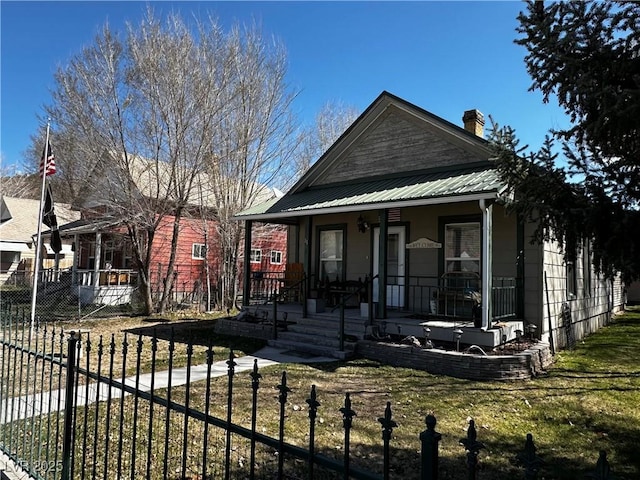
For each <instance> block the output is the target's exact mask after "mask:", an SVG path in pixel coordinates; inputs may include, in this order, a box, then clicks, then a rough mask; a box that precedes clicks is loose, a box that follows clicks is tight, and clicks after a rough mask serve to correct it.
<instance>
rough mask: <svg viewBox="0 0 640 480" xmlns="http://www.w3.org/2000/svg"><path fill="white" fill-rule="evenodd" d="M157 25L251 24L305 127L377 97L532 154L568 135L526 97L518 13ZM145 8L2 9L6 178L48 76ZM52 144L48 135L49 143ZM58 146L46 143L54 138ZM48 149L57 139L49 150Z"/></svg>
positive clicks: (481, 6)
mask: <svg viewBox="0 0 640 480" xmlns="http://www.w3.org/2000/svg"><path fill="white" fill-rule="evenodd" d="M149 4H151V5H152V6H153V8H154V9H155V11H156V13H157V14H162V13H167V12H169V11H179V12H181V13H182V15H183V17H184V18H186V19H188V18H189V17H190V16H191V15H192V14H195V15H196V16H201V17H203V18H204V17H206V16H207V14H208V13H212V14H214V15H215V16H217V17H218V18H219V20H220V22H221V24H222V25H223V26H229V25H231V24H233V23H234V22H241V23H250V22H252V21H253V20H256V21H257V22H258V23H259V24H260V25H261V26H262V29H263V32H264V33H265V34H269V35H275V36H277V37H278V38H280V39H281V40H282V42H283V43H284V44H285V46H286V48H287V51H288V58H289V77H288V82H289V83H290V84H291V86H292V87H294V88H296V89H299V90H300V91H301V93H300V95H299V97H298V98H297V100H296V103H295V108H296V111H297V112H298V113H299V115H300V116H301V118H302V121H303V122H308V123H312V122H313V119H314V117H315V115H316V113H317V112H318V111H319V110H320V108H321V107H322V105H323V104H325V103H326V102H328V101H333V102H341V103H343V104H347V105H353V106H354V107H356V108H357V109H358V110H359V111H362V110H364V109H365V108H366V107H367V106H368V105H369V104H370V103H371V102H372V101H373V100H374V99H375V98H376V97H377V96H378V95H379V94H380V93H381V92H382V91H383V90H386V91H388V92H390V93H393V94H394V95H397V96H399V97H401V98H403V99H405V100H407V101H409V102H411V103H414V104H416V105H417V106H419V107H421V108H424V109H426V110H428V111H430V112H432V113H434V114H436V115H439V116H441V117H443V118H445V119H446V120H448V121H450V122H453V123H455V124H458V125H462V114H463V112H464V111H465V110H469V109H471V108H477V109H479V110H480V111H481V112H483V113H484V115H485V117H487V125H488V123H489V122H488V116H489V115H491V116H492V117H493V118H494V119H495V120H496V121H497V122H498V123H499V124H501V125H511V126H512V127H513V128H515V129H516V132H517V133H518V135H519V137H520V138H521V139H522V142H523V143H527V144H529V145H530V146H531V147H532V148H533V147H535V148H537V147H538V146H539V145H540V144H541V143H542V140H543V139H544V135H545V134H546V132H547V131H548V129H549V128H552V127H553V128H558V127H562V126H566V125H567V124H568V120H567V117H566V116H565V115H564V113H563V112H562V111H561V110H560V109H559V108H558V107H557V106H556V105H555V104H547V105H545V104H543V103H542V96H541V95H540V93H539V92H529V91H528V88H529V86H530V84H531V79H530V77H529V76H528V75H527V73H526V70H525V66H524V60H523V59H524V56H525V53H526V51H525V49H524V48H523V47H520V46H518V45H515V44H514V43H513V40H514V39H515V38H516V36H517V34H516V32H515V28H516V27H517V20H516V16H517V14H518V12H519V11H520V10H521V9H523V8H524V4H523V3H522V2H516V1H499V2H498V1H496V2H472V1H447V2H437V1H425V2H365V1H361V2H204V1H203V2H170V1H165V2H149ZM146 6H147V3H146V2H135V1H127V2H124V1H122V2H93V1H84V2H83V1H73V2H54V1H50V2H31V1H19V2H12V1H5V0H2V1H1V3H0V17H1V42H2V43H1V69H0V84H1V97H0V102H1V103H0V105H1V132H0V153H1V156H2V165H3V166H4V167H6V166H8V165H11V164H15V165H21V164H23V162H24V160H25V159H24V158H23V152H25V151H26V150H27V148H28V147H29V137H30V135H32V134H34V133H35V132H36V131H37V128H38V120H37V114H38V113H40V114H42V106H43V105H44V104H46V103H48V102H49V101H50V96H49V91H50V89H51V88H52V87H53V74H54V72H55V70H56V69H57V67H58V66H60V65H65V64H66V63H67V61H68V60H69V58H70V57H71V56H73V55H74V54H77V53H79V51H80V49H81V48H82V47H83V46H86V45H89V44H91V43H92V41H93V38H95V35H96V34H97V33H98V31H99V30H100V27H101V26H102V25H104V23H105V22H109V25H110V26H111V28H112V29H113V30H117V31H121V32H122V31H123V30H124V23H125V21H130V22H132V23H134V24H135V23H138V22H139V19H140V18H141V16H142V15H143V13H144V11H145V9H146ZM54 135H55V132H54ZM53 138H55V137H53ZM53 145H54V148H55V139H53Z"/></svg>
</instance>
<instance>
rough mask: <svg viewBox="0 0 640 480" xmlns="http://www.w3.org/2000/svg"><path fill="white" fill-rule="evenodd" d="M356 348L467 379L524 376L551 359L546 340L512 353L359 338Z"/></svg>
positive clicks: (397, 362) (535, 372) (375, 356)
mask: <svg viewBox="0 0 640 480" xmlns="http://www.w3.org/2000/svg"><path fill="white" fill-rule="evenodd" d="M356 352H357V353H358V354H359V355H361V356H363V357H365V358H369V359H372V360H377V361H379V362H382V363H384V364H387V365H393V366H396V367H406V368H416V369H419V370H425V371H427V372H429V373H433V374H435V375H447V376H450V377H457V378H465V379H468V380H526V379H530V378H531V377H533V376H535V375H538V374H539V373H541V372H543V371H544V369H545V368H546V367H547V366H549V365H550V364H551V363H552V362H553V357H552V355H551V352H550V350H549V345H548V344H546V343H539V344H537V345H535V346H533V347H531V348H529V349H528V350H523V351H522V352H520V353H517V354H515V355H476V354H468V353H460V352H452V351H447V350H439V349H423V348H418V347H414V346H412V345H398V344H393V343H385V342H375V341H370V340H361V341H359V342H358V346H357V349H356Z"/></svg>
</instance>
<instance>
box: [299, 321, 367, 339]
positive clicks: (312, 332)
mask: <svg viewBox="0 0 640 480" xmlns="http://www.w3.org/2000/svg"><path fill="white" fill-rule="evenodd" d="M339 330H340V326H339V325H338V324H333V325H328V326H324V325H301V324H299V323H295V324H291V325H288V326H287V331H289V332H294V333H300V334H303V335H307V336H313V337H328V338H339ZM364 333H365V332H364V327H362V326H359V327H353V326H350V325H345V327H344V334H345V335H348V336H350V337H355V338H358V339H362V338H364Z"/></svg>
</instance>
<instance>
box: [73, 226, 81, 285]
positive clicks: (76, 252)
mask: <svg viewBox="0 0 640 480" xmlns="http://www.w3.org/2000/svg"><path fill="white" fill-rule="evenodd" d="M79 262H80V237H79V236H78V234H77V233H76V234H75V235H74V236H73V264H72V265H71V285H76V284H77V283H78V265H79Z"/></svg>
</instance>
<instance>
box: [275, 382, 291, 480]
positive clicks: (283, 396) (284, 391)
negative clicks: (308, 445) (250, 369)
mask: <svg viewBox="0 0 640 480" xmlns="http://www.w3.org/2000/svg"><path fill="white" fill-rule="evenodd" d="M278 390H280V394H279V395H278V401H279V402H280V428H279V429H278V477H277V478H278V480H280V479H282V478H283V477H282V474H283V470H284V419H285V407H286V404H287V396H288V394H289V392H290V391H291V389H290V388H289V387H287V372H282V382H281V383H280V385H278Z"/></svg>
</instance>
